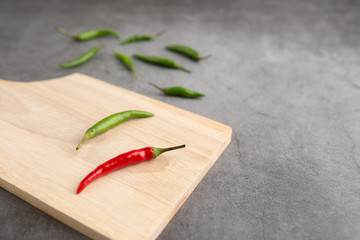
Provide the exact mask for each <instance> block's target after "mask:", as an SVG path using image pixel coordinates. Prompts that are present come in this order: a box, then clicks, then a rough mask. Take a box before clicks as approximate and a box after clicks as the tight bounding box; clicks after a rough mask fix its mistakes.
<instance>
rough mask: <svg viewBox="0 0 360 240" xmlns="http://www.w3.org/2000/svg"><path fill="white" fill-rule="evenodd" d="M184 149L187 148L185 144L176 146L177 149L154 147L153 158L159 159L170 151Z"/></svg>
mask: <svg viewBox="0 0 360 240" xmlns="http://www.w3.org/2000/svg"><path fill="white" fill-rule="evenodd" d="M184 147H185V144H183V145H179V146H175V147H169V148H156V147H153V151H154V155H153V158H156V157H158V156H159V155H160V154H162V153H164V152H168V151H172V150H175V149H179V148H184Z"/></svg>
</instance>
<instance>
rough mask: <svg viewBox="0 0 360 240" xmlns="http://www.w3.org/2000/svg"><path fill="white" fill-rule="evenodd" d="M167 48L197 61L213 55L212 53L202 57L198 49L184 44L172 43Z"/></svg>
mask: <svg viewBox="0 0 360 240" xmlns="http://www.w3.org/2000/svg"><path fill="white" fill-rule="evenodd" d="M166 49H167V50H170V51H173V52H176V53H180V54H182V55H184V56H186V57H188V58H191V59H192V60H195V61H200V60H202V59H205V58H209V57H211V54H209V55H206V56H203V57H202V56H200V54H199V53H198V52H197V51H196V50H194V49H192V48H190V47H187V46H184V45H170V46H166Z"/></svg>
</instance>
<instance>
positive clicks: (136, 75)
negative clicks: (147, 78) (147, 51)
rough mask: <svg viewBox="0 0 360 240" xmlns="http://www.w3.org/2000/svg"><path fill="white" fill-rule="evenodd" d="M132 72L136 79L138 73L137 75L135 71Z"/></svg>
mask: <svg viewBox="0 0 360 240" xmlns="http://www.w3.org/2000/svg"><path fill="white" fill-rule="evenodd" d="M133 74H134V77H135V78H136V79H138V75H137V73H136V72H135V71H133Z"/></svg>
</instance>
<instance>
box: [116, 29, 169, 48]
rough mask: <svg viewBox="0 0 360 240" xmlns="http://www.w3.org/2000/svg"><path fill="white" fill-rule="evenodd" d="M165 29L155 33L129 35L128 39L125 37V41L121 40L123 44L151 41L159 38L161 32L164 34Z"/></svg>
mask: <svg viewBox="0 0 360 240" xmlns="http://www.w3.org/2000/svg"><path fill="white" fill-rule="evenodd" d="M164 31H165V30H161V31H160V32H158V33H156V34H155V35H135V36H132V37H129V38H128V39H125V40H124V41H122V42H121V44H122V45H125V44H128V43H132V42H139V41H150V40H153V39H155V38H157V37H158V36H160V35H161V34H163V33H164Z"/></svg>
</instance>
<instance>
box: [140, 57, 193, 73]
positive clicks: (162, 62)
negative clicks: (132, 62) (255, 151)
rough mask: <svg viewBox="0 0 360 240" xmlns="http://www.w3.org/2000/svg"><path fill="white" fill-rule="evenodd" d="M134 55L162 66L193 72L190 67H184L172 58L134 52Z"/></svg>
mask: <svg viewBox="0 0 360 240" xmlns="http://www.w3.org/2000/svg"><path fill="white" fill-rule="evenodd" d="M133 57H134V58H136V59H139V60H141V61H143V62H147V63H151V64H154V65H158V66H162V67H168V68H175V69H181V70H183V71H185V72H188V73H191V71H190V70H189V69H186V68H184V67H183V66H181V65H180V64H178V63H177V62H175V61H173V60H170V59H166V58H160V57H155V56H145V55H140V54H134V55H133Z"/></svg>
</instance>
